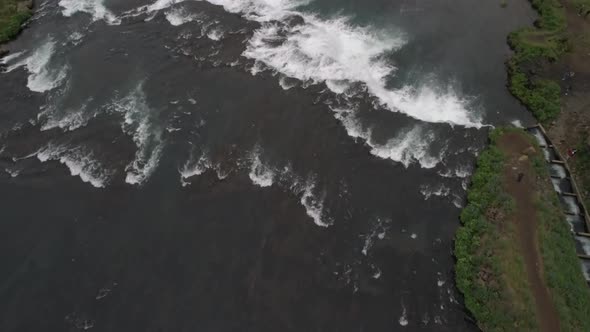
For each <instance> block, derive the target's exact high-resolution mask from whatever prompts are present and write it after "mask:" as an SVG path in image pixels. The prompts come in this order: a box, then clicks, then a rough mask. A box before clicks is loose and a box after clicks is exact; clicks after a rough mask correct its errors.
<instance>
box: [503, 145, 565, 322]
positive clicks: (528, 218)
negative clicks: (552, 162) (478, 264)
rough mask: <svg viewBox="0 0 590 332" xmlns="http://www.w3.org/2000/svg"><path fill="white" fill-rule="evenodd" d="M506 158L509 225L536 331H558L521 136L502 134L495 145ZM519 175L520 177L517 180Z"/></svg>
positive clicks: (534, 184) (531, 174)
mask: <svg viewBox="0 0 590 332" xmlns="http://www.w3.org/2000/svg"><path fill="white" fill-rule="evenodd" d="M498 143H499V144H498V146H499V148H500V149H501V150H502V151H503V152H504V154H505V155H506V157H507V163H506V166H505V169H504V178H505V179H507V181H505V183H504V189H505V191H506V192H507V193H508V194H510V196H512V197H513V199H514V203H515V212H514V214H513V217H512V222H514V223H516V226H517V229H518V232H517V234H518V239H519V243H520V247H521V251H522V256H523V258H524V263H525V266H526V271H527V277H528V281H529V283H530V285H531V292H532V294H533V297H534V300H535V304H536V311H537V319H538V322H539V327H540V331H543V332H556V331H560V328H559V325H560V324H559V316H558V314H557V310H556V308H555V305H554V304H553V301H552V300H551V295H550V294H549V291H548V289H547V286H546V285H545V280H544V278H543V262H542V259H541V255H540V250H539V246H538V241H537V239H538V236H537V228H538V219H537V215H536V208H535V202H534V193H535V188H536V183H535V181H536V180H535V178H534V176H533V174H534V172H533V169H532V165H531V162H530V160H529V159H528V157H527V156H526V155H524V154H523V151H525V150H527V148H530V147H531V144H530V143H529V142H527V141H526V139H525V138H524V137H523V136H522V135H518V134H506V135H504V136H502V138H501V139H500V141H499V142H498ZM519 174H523V175H524V176H523V177H522V178H521V179H520V181H519V180H518V178H519Z"/></svg>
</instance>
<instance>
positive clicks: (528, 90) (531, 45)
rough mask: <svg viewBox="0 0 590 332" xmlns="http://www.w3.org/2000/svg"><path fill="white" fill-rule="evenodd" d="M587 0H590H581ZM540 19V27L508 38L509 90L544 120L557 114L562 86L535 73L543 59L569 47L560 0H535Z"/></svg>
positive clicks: (559, 53) (558, 55)
mask: <svg viewBox="0 0 590 332" xmlns="http://www.w3.org/2000/svg"><path fill="white" fill-rule="evenodd" d="M581 1H588V0H581ZM531 2H532V5H533V7H534V8H535V9H536V10H537V11H538V12H539V15H540V18H539V20H537V22H535V25H536V26H537V28H524V29H520V30H518V31H515V32H513V33H511V34H510V36H509V37H508V42H509V44H510V46H511V47H512V49H513V50H514V56H513V57H512V58H511V59H510V60H509V61H508V75H509V88H510V92H511V93H512V94H513V95H514V96H516V97H517V98H518V99H520V100H521V101H522V103H523V104H525V105H526V106H527V107H528V108H529V109H530V110H531V112H532V113H533V115H535V117H536V118H537V119H538V120H539V121H540V122H543V123H547V122H549V121H551V120H553V119H555V118H556V117H557V115H558V114H559V111H560V108H561V100H560V95H561V89H560V87H559V85H558V84H557V83H555V82H553V81H551V80H548V79H543V78H537V77H535V75H533V73H532V72H533V71H534V69H537V68H538V67H539V66H541V65H542V64H543V63H544V62H547V61H549V62H553V61H556V60H557V59H559V57H560V56H561V55H562V54H563V53H565V52H567V51H568V50H569V47H570V46H569V44H568V41H567V38H566V35H565V28H566V21H565V13H564V9H563V8H562V6H561V4H560V3H559V2H558V0H532V1H531Z"/></svg>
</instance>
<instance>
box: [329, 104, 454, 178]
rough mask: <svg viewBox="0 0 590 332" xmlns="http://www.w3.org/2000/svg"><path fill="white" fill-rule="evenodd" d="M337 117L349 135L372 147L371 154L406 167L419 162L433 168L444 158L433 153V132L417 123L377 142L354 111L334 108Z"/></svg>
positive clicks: (425, 166) (422, 165)
mask: <svg viewBox="0 0 590 332" xmlns="http://www.w3.org/2000/svg"><path fill="white" fill-rule="evenodd" d="M334 112H335V113H334V114H335V117H336V118H337V119H338V120H340V122H341V123H342V125H343V126H344V128H345V129H346V132H347V133H348V136H350V137H353V138H360V139H362V140H363V141H365V143H366V144H367V145H368V146H369V147H371V154H372V155H374V156H377V157H379V158H382V159H391V160H393V161H395V162H399V163H402V164H403V165H404V166H405V167H409V166H410V164H412V163H414V162H417V163H418V164H420V166H421V167H422V168H433V167H435V166H436V165H437V164H438V163H439V162H440V161H441V160H442V157H443V156H442V155H440V154H442V152H441V153H440V154H439V155H433V154H432V153H431V152H430V145H431V143H432V142H434V141H435V136H434V133H433V132H430V131H427V130H426V129H424V128H423V127H422V126H420V125H417V126H415V127H412V128H408V129H406V130H402V131H401V132H400V133H398V134H397V135H396V136H395V137H393V138H391V139H389V140H387V141H386V142H385V143H379V142H376V141H375V140H374V139H373V136H372V132H371V130H370V129H365V128H363V126H362V124H361V123H360V121H359V120H358V119H357V117H356V114H355V112H354V111H350V110H334Z"/></svg>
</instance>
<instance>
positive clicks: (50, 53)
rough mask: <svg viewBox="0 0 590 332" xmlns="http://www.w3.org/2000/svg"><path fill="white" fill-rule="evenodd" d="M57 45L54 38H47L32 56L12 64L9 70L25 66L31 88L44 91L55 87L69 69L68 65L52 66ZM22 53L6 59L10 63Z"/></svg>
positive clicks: (28, 84) (28, 85)
mask: <svg viewBox="0 0 590 332" xmlns="http://www.w3.org/2000/svg"><path fill="white" fill-rule="evenodd" d="M55 46H56V43H55V41H54V40H53V39H51V38H49V39H47V40H46V41H45V42H44V43H43V44H42V45H41V46H39V48H37V49H36V50H35V51H34V52H33V53H32V54H31V55H30V56H28V57H26V58H24V59H21V60H20V61H18V62H16V63H15V64H12V65H10V66H9V67H8V69H7V71H8V72H10V71H12V70H14V69H16V68H19V67H22V66H25V67H26V68H27V71H28V72H29V77H28V79H27V87H28V88H29V90H31V91H35V92H41V93H42V92H45V91H49V90H53V89H55V88H56V87H58V86H59V85H60V84H61V83H62V81H63V80H64V79H65V78H66V76H67V73H68V70H69V67H68V66H67V65H63V66H58V67H57V68H52V67H51V66H50V63H51V60H52V59H53V57H54V53H55ZM20 55H21V53H17V54H14V55H13V58H10V59H5V61H6V62H7V63H8V62H9V61H10V60H12V59H14V58H17V57H19V56H20Z"/></svg>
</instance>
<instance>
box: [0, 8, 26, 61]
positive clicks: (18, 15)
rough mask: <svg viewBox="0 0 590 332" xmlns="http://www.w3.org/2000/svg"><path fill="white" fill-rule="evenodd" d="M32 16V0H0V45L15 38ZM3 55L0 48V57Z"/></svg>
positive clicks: (0, 47)
mask: <svg viewBox="0 0 590 332" xmlns="http://www.w3.org/2000/svg"><path fill="white" fill-rule="evenodd" d="M32 14H33V1H32V0H0V44H3V43H5V42H7V41H9V40H11V39H13V38H14V37H16V36H17V35H18V34H19V33H20V32H21V30H22V25H23V24H24V23H25V22H26V21H27V20H28V19H29V18H30V17H31V15H32ZM3 53H6V51H3V49H2V46H0V57H1V56H2V55H4V54H3Z"/></svg>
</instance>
